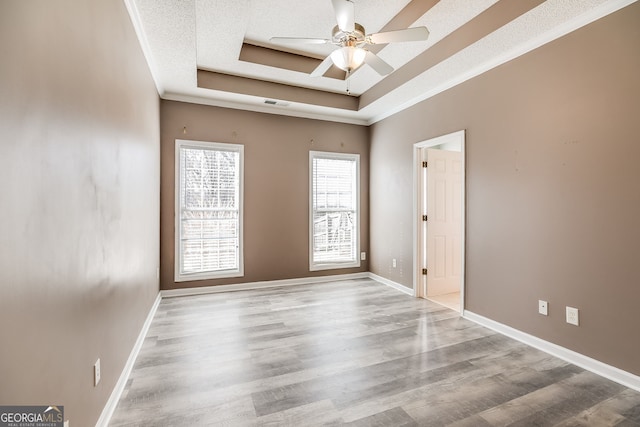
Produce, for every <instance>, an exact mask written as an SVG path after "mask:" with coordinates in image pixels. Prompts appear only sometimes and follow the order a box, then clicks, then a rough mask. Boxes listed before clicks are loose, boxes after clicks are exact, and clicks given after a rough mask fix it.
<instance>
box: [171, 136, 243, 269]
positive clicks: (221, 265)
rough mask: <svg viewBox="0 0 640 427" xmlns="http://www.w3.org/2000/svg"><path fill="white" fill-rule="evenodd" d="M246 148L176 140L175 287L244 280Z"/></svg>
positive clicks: (235, 145) (234, 145)
mask: <svg viewBox="0 0 640 427" xmlns="http://www.w3.org/2000/svg"><path fill="white" fill-rule="evenodd" d="M243 153H244V147H243V146H242V145H237V144H219V143H212V142H200V141H183V140H176V215H175V218H176V224H175V230H176V243H175V246H176V261H175V262H176V269H175V280H176V281H177V282H180V281H187V280H201V279H211V278H222V277H238V276H242V275H243V263H242V190H243V187H242V181H243V178H242V175H243V170H242V169H243Z"/></svg>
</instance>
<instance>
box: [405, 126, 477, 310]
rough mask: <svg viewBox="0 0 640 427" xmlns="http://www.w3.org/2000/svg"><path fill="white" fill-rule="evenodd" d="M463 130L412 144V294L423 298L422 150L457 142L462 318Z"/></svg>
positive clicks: (465, 209)
mask: <svg viewBox="0 0 640 427" xmlns="http://www.w3.org/2000/svg"><path fill="white" fill-rule="evenodd" d="M465 136H466V133H465V130H461V131H457V132H453V133H450V134H447V135H442V136H438V137H435V138H431V139H427V140H425V141H421V142H417V143H415V144H413V183H414V184H413V188H414V192H413V213H414V221H413V265H414V275H413V295H414V296H415V297H417V298H425V297H426V295H424V292H423V287H422V283H423V276H422V268H423V266H422V260H423V259H424V255H425V252H426V242H425V241H424V239H423V237H422V214H423V212H422V206H423V202H424V198H423V197H426V188H423V187H424V185H423V180H422V150H423V149H426V148H430V147H433V146H436V145H441V144H444V143H448V142H455V143H460V147H461V152H462V203H463V206H462V221H461V222H462V224H461V227H462V230H461V233H460V235H461V236H462V237H461V239H462V242H461V248H462V258H461V259H462V266H461V268H462V271H461V275H460V315H462V316H463V315H464V298H465V277H466V273H465V260H466V243H465V237H466V233H465V231H466V223H467V198H466V186H467V177H466V169H467V168H466V147H465V139H466V138H465Z"/></svg>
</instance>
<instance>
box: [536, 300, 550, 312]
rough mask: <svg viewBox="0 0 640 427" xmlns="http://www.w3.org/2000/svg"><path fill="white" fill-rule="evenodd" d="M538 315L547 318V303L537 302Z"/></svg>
mask: <svg viewBox="0 0 640 427" xmlns="http://www.w3.org/2000/svg"><path fill="white" fill-rule="evenodd" d="M538 313H540V314H542V315H544V316H548V315H549V303H548V302H546V301H542V300H538Z"/></svg>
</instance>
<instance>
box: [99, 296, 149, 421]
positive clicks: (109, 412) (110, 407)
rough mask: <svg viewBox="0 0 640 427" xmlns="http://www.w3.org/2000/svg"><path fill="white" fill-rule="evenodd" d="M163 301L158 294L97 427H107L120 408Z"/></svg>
mask: <svg viewBox="0 0 640 427" xmlns="http://www.w3.org/2000/svg"><path fill="white" fill-rule="evenodd" d="M161 300H162V296H161V295H160V293H158V296H157V297H156V300H155V301H154V302H153V305H152V306H151V310H149V314H147V318H146V319H145V321H144V324H143V325H142V329H141V330H140V333H139V334H138V339H137V340H136V343H135V344H134V345H133V349H132V350H131V353H130V354H129V358H128V359H127V363H125V365H124V369H123V370H122V373H121V374H120V378H118V382H117V383H116V386H115V387H114V388H113V391H112V392H111V396H109V400H107V404H106V405H105V406H104V408H103V409H102V413H101V414H100V418H98V422H97V423H96V427H107V426H108V424H109V421H110V420H111V417H112V416H113V411H115V409H116V406H118V402H119V401H120V396H122V392H123V391H124V388H125V386H126V385H127V381H128V380H129V375H130V374H131V370H132V369H133V365H134V363H135V362H136V358H137V357H138V353H140V349H141V348H142V344H143V343H144V339H145V337H146V336H147V332H149V327H150V326H151V322H152V321H153V318H154V316H155V315H156V311H157V310H158V305H160V301H161Z"/></svg>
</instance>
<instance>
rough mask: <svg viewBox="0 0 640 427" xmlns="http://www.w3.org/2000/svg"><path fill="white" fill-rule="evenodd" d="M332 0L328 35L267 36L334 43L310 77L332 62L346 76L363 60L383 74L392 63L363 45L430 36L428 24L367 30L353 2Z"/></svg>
mask: <svg viewBox="0 0 640 427" xmlns="http://www.w3.org/2000/svg"><path fill="white" fill-rule="evenodd" d="M331 2H332V3H333V10H334V11H335V14H336V21H337V22H338V25H336V26H335V27H334V28H333V32H332V35H331V39H318V38H298V37H271V39H270V40H271V41H272V42H274V43H281V44H334V45H336V46H339V47H340V48H339V49H336V50H334V51H333V52H332V53H331V54H330V55H329V56H327V57H326V58H325V59H324V61H322V62H321V63H320V65H318V67H316V69H315V70H313V72H312V73H311V76H312V77H319V76H322V75H323V74H324V73H326V72H327V70H329V68H330V67H331V65H332V64H335V65H336V66H337V67H338V68H340V69H342V70H344V71H346V72H347V78H348V77H349V75H350V74H351V73H352V72H353V71H355V70H356V69H358V68H359V67H360V66H361V65H362V64H367V65H369V66H370V67H371V68H373V69H374V70H375V71H376V72H377V73H378V74H380V75H382V76H386V75H387V74H389V73H391V72H392V71H393V67H392V66H391V65H389V64H387V63H386V62H385V61H383V60H382V59H381V58H380V57H379V56H377V55H376V54H375V53H373V52H371V51H369V50H367V49H365V48H364V46H366V45H369V44H387V43H394V42H406V41H420V40H426V39H427V38H428V37H429V30H427V27H413V28H407V29H405V30H396V31H386V32H383V33H374V34H366V32H365V29H364V27H363V26H362V25H360V24H358V23H357V22H355V13H354V5H353V2H352V1H351V0H331Z"/></svg>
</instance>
